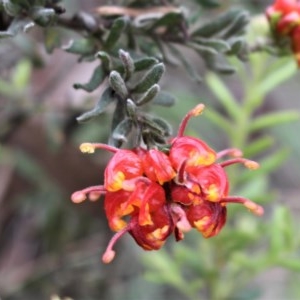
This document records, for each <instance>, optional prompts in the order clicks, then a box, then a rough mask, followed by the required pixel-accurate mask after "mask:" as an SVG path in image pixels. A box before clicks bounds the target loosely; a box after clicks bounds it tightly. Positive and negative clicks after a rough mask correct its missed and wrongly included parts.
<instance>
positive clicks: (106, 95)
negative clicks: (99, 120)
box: [76, 87, 116, 122]
mask: <svg viewBox="0 0 300 300" xmlns="http://www.w3.org/2000/svg"><path fill="white" fill-rule="evenodd" d="M115 100H116V99H115V97H114V91H113V90H112V89H111V88H110V87H108V88H106V89H105V91H104V92H103V94H102V95H101V97H100V99H99V101H98V102H97V104H96V105H95V107H94V108H93V109H92V110H90V111H87V112H85V113H83V114H82V115H80V116H79V117H77V118H76V119H77V121H78V122H86V121H89V120H90V119H92V118H95V117H98V116H99V115H101V114H102V113H103V112H104V111H105V110H106V108H107V107H108V105H109V104H111V103H112V102H113V101H115Z"/></svg>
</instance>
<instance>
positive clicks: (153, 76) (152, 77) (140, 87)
mask: <svg viewBox="0 0 300 300" xmlns="http://www.w3.org/2000/svg"><path fill="white" fill-rule="evenodd" d="M164 71H165V66H164V64H163V63H159V64H156V65H154V66H153V67H152V69H151V70H150V71H149V72H148V73H147V74H146V75H145V76H144V77H143V78H142V80H141V81H140V82H139V83H138V84H137V85H136V86H135V87H134V88H133V89H132V92H134V93H144V92H146V91H147V90H148V89H149V88H150V87H151V86H153V85H154V84H156V83H158V82H159V80H160V79H161V77H162V75H163V73H164Z"/></svg>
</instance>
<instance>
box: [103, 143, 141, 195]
mask: <svg viewBox="0 0 300 300" xmlns="http://www.w3.org/2000/svg"><path fill="white" fill-rule="evenodd" d="M142 174H143V167H142V161H141V159H140V157H139V156H138V155H137V154H136V153H134V152H133V151H131V150H123V149H121V150H118V151H117V152H116V153H115V155H114V156H113V157H112V159H111V160H110V161H109V163H108V165H107V167H106V169H105V172H104V187H105V189H106V190H107V191H110V192H115V191H119V190H121V189H125V190H132V189H133V188H134V186H132V185H130V184H129V185H128V184H127V185H126V183H130V179H135V178H137V177H140V176H142Z"/></svg>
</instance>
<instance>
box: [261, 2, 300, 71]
mask: <svg viewBox="0 0 300 300" xmlns="http://www.w3.org/2000/svg"><path fill="white" fill-rule="evenodd" d="M266 16H267V18H268V20H269V22H270V26H271V29H272V31H273V33H274V35H275V36H276V37H279V38H280V37H288V38H290V41H291V50H292V51H293V53H294V55H295V58H296V61H297V63H298V66H299V67H300V39H299V35H300V33H299V32H300V2H299V1H298V0H276V1H275V2H274V3H273V5H271V6H269V7H268V8H267V9H266Z"/></svg>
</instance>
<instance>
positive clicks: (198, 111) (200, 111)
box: [191, 103, 205, 117]
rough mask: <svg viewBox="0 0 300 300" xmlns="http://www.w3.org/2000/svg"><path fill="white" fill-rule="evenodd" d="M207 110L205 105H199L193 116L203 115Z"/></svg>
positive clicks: (193, 111) (192, 112)
mask: <svg viewBox="0 0 300 300" xmlns="http://www.w3.org/2000/svg"><path fill="white" fill-rule="evenodd" d="M204 109H205V105H204V104H203V103H200V104H198V105H197V106H196V107H195V108H194V109H193V110H192V111H191V115H192V116H194V117H196V116H199V115H201V114H202V112H203V111H204Z"/></svg>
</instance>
